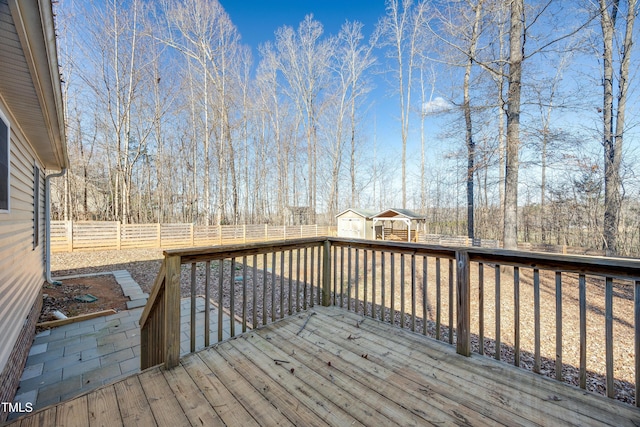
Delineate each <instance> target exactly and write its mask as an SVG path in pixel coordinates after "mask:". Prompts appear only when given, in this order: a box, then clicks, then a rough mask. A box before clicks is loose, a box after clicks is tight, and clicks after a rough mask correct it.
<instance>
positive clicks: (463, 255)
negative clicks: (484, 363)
mask: <svg viewBox="0 0 640 427" xmlns="http://www.w3.org/2000/svg"><path fill="white" fill-rule="evenodd" d="M456 264H457V280H456V287H457V289H456V296H457V320H458V322H457V340H456V351H457V353H458V354H461V355H463V356H467V357H468V356H471V280H470V278H471V274H470V273H471V268H470V263H469V253H468V252H467V251H456Z"/></svg>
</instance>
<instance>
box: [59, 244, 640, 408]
mask: <svg viewBox="0 0 640 427" xmlns="http://www.w3.org/2000/svg"><path fill="white" fill-rule="evenodd" d="M270 257H271V255H269V258H268V260H267V269H266V275H265V274H264V268H263V265H262V256H259V257H258V258H257V259H256V261H257V263H256V264H257V266H256V269H255V270H254V269H253V263H254V259H253V257H249V258H248V260H247V268H246V274H245V270H244V265H243V264H242V263H241V261H242V260H241V259H238V262H237V263H236V265H235V266H234V268H233V269H232V266H231V263H230V262H228V261H226V262H225V263H224V267H223V269H222V281H223V289H224V292H223V296H224V299H223V307H225V308H227V309H229V308H230V306H231V300H230V298H229V296H230V292H229V289H230V286H233V287H234V289H235V300H234V301H233V305H234V310H235V315H236V316H237V317H239V318H242V317H243V316H244V317H245V318H246V320H247V322H248V323H249V324H251V323H253V319H254V314H253V313H254V307H255V319H256V323H257V325H256V326H259V325H260V324H262V323H263V322H262V319H263V316H265V315H266V317H267V319H268V321H271V319H272V318H275V319H278V318H280V317H281V316H282V313H283V312H284V313H288V312H289V305H290V306H291V309H292V311H297V308H298V306H299V307H300V308H301V309H303V308H305V302H306V305H310V304H313V303H317V301H318V299H317V287H315V286H312V285H317V278H314V281H313V283H312V280H311V277H308V278H307V280H306V283H307V286H305V285H304V283H305V280H304V277H303V276H302V275H301V274H300V275H298V274H297V273H296V267H295V265H296V261H295V259H293V260H292V266H293V268H292V269H291V270H290V269H289V258H287V257H285V262H284V264H281V262H280V259H279V258H278V260H277V262H276V266H275V273H276V274H275V275H274V274H273V265H272V260H271V258H270ZM407 258H408V257H407ZM388 259H389V258H387V260H388ZM161 260H162V251H160V250H141V249H136V250H122V251H103V252H74V253H59V254H54V255H53V257H52V270H53V275H54V277H56V276H64V275H70V274H80V273H95V272H101V271H114V270H128V271H129V272H130V273H131V275H132V277H133V278H134V279H135V280H136V281H137V282H138V283H139V284H140V286H141V287H142V289H143V290H144V291H145V292H150V291H151V286H152V285H153V282H154V280H155V278H156V275H157V272H158V271H159V269H160V265H161ZM406 261H407V267H409V265H408V260H406ZM443 261H444V262H442V265H441V278H442V280H441V306H440V313H441V339H442V340H443V341H448V340H449V328H448V326H447V325H448V323H449V301H448V289H449V285H448V274H449V273H448V262H447V261H446V260H443ZM421 263H422V261H421V260H418V265H422V264H421ZM398 264H399V262H398ZM434 264H435V262H433V260H432V259H429V263H428V269H427V275H428V285H427V289H426V290H425V291H424V294H425V295H426V297H427V304H426V307H425V311H426V312H427V327H426V330H427V335H429V336H435V330H436V324H435V320H436V313H437V312H438V307H437V304H435V302H436V301H437V300H436V292H437V291H436V286H435V284H434V283H435V274H434V272H435V271H436V269H435V265H434ZM359 265H360V266H361V267H360V268H359V270H360V272H359V290H358V293H357V294H356V290H355V286H356V285H355V281H354V279H353V277H355V269H353V275H352V276H348V273H347V272H346V271H345V275H344V278H343V279H342V281H343V283H345V285H344V286H345V288H344V292H345V293H346V292H347V287H348V279H349V278H351V283H352V286H351V298H350V302H351V304H350V306H351V308H352V309H355V307H356V299H355V298H356V295H357V296H358V298H359V301H358V312H359V313H362V312H363V310H364V307H365V304H364V303H363V301H362V300H363V299H364V296H365V293H364V286H363V281H364V274H365V269H364V268H362V266H363V265H364V262H360V264H359ZM376 265H378V266H380V265H381V263H380V262H379V261H377V263H376ZM387 265H389V264H387ZM283 266H284V272H285V273H284V274H280V273H281V272H282V271H283V270H282V267H283ZM345 267H346V266H345ZM302 270H303V271H304V269H302ZM405 270H406V271H407V275H406V277H405V281H404V282H405V289H404V297H405V301H406V303H405V307H406V308H405V322H404V327H406V328H411V327H412V317H411V298H412V292H411V289H410V288H411V287H410V285H409V283H410V276H409V273H408V272H410V269H409V268H406V269H405ZM417 270H418V272H417V275H416V283H417V286H416V289H415V295H416V296H417V299H416V313H417V317H416V319H415V329H416V331H419V332H422V331H423V323H422V319H421V316H422V312H423V308H422V297H421V296H422V295H423V289H422V286H421V284H422V268H421V267H420V268H418V269H417ZM289 271H291V272H292V274H291V275H290V274H289V273H288V272H289ZM315 271H316V273H314V274H317V269H316V270H315ZM181 273H182V274H181V276H182V279H181V293H182V295H183V296H184V297H186V296H188V295H190V283H191V280H190V277H191V267H190V266H188V265H184V266H183V267H182V272H181ZM195 273H196V282H195V284H196V294H197V295H204V294H205V277H206V266H205V264H204V263H199V264H197V266H196V269H195ZM220 273H221V272H220V266H219V263H218V262H217V261H212V262H211V265H210V283H211V284H212V286H211V294H210V297H211V299H212V301H215V302H218V300H219V299H218V298H219V295H218V283H219V281H220V276H221V274H220ZM366 274H367V277H368V278H369V281H370V280H371V277H372V272H371V264H368V268H367V269H366ZM232 277H233V280H232V279H231V278H232ZM243 277H245V281H244V282H243V280H242V278H243ZM289 277H292V279H293V280H291V281H289V279H288V278H289ZM377 277H378V280H380V277H381V275H380V271H379V268H378V269H377ZM296 278H299V281H297V280H295V279H296ZM471 280H472V308H471V310H472V311H471V312H472V325H471V326H472V332H473V335H472V348H473V351H478V348H479V341H480V340H479V332H480V330H479V327H480V325H479V314H478V313H479V310H480V303H479V298H477V297H474V296H476V295H479V289H478V272H477V268H476V267H474V268H472V278H471ZM389 282H390V278H389V277H388V273H387V278H386V283H387V288H386V301H385V305H386V306H387V307H388V306H389V305H390V301H389V300H390V295H391V293H392V291H391V289H390V288H389ZM231 283H233V285H231ZM243 283H246V285H247V286H246V288H245V287H244V286H243ZM401 283H402V279H401V278H400V277H399V266H397V265H396V278H395V289H394V290H393V293H394V295H395V303H394V305H395V308H396V312H395V323H396V324H398V325H399V324H400V316H401V312H400V311H401V303H400V301H401V298H402V291H401ZM540 283H541V286H540V290H541V292H540V294H541V309H540V318H541V343H540V350H541V358H542V364H541V374H543V375H546V376H549V377H553V378H555V375H556V368H555V357H556V356H555V355H556V341H557V340H556V322H555V318H556V298H555V286H556V282H555V276H554V273H553V272H541V273H540ZM577 283H578V278H577V277H576V276H575V275H570V274H564V275H563V276H562V287H563V289H562V295H563V297H562V321H561V328H562V335H561V336H562V339H561V341H562V362H563V365H562V376H563V380H564V381H565V382H567V383H570V384H573V385H578V380H579V379H578V368H577V367H578V366H579V348H580V334H579V331H580V327H579V325H580V322H579V309H578V307H579V306H578V301H579V297H578V286H577ZM254 284H255V286H254ZM296 288H298V289H296ZM290 289H291V291H290ZM265 290H266V293H265ZM586 291H587V389H588V390H590V391H593V392H596V393H600V394H604V393H605V377H604V372H605V354H606V351H605V345H604V341H605V340H604V329H605V328H604V324H605V319H604V318H605V316H604V281H603V280H601V279H599V278H593V277H587V289H586ZM339 292H340V289H338V293H339ZM290 293H291V295H292V298H291V299H289V294H290ZM243 295H246V298H245V301H246V304H244V305H243V303H242V300H243V298H242V296H243ZM254 295H255V298H254ZM296 295H297V297H296ZM312 295H313V297H312ZM499 295H500V305H499V308H500V316H499V319H500V341H501V344H500V357H501V359H502V360H503V361H505V362H507V363H513V361H514V350H513V348H514V347H513V345H514V342H515V322H514V319H515V317H516V313H515V311H514V310H513V302H514V298H515V295H514V280H513V273H512V272H511V273H509V272H508V271H506V272H504V273H503V274H502V275H501V287H500V292H499ZM495 296H496V289H495V269H494V268H492V266H485V269H484V301H483V307H484V351H485V354H486V355H487V356H488V357H494V355H495V351H496V350H495V349H496V340H495V337H496V335H497V334H496V322H495V320H496V307H497V305H496V299H495ZM373 297H374V293H373V289H372V288H371V284H369V288H368V290H367V294H366V299H367V301H368V302H367V304H366V307H367V310H366V312H367V315H371V312H372V304H371V300H372V298H373ZM375 298H376V311H377V313H378V317H379V312H380V310H379V304H380V301H381V298H382V295H381V292H380V289H377V290H376V291H375ZM519 298H520V312H519V318H520V347H521V348H522V349H523V350H522V354H521V361H520V365H521V366H522V367H523V368H524V369H529V370H531V369H533V348H534V330H533V324H534V307H533V274H532V272H531V271H530V270H524V269H523V270H521V271H520V296H519ZM254 300H255V303H254ZM272 301H274V302H275V304H272ZM454 301H455V298H454ZM337 304H338V305H340V298H338V301H337ZM272 305H273V310H272ZM343 305H345V306H346V305H347V300H346V298H345V300H344V301H343ZM613 305H614V319H613V336H614V345H613V347H614V349H613V350H614V376H615V388H616V399H618V400H621V401H624V402H627V403H633V402H634V399H635V382H634V381H635V380H634V378H635V369H634V366H635V359H634V350H633V342H634V327H633V318H634V317H633V316H634V311H633V287H632V286H630V283H629V282H618V281H614V301H613ZM454 307H455V305H454ZM390 318H391V313H390V310H389V309H388V308H387V309H386V310H385V319H386V320H387V321H389V320H390ZM454 324H455V318H454ZM454 334H455V333H454Z"/></svg>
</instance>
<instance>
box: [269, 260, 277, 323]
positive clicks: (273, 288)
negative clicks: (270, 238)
mask: <svg viewBox="0 0 640 427" xmlns="http://www.w3.org/2000/svg"><path fill="white" fill-rule="evenodd" d="M277 266H278V263H277V262H276V252H275V251H274V252H272V253H271V321H272V322H275V321H276V283H277V282H276V269H277Z"/></svg>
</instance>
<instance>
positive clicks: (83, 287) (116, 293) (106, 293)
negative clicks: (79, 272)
mask: <svg viewBox="0 0 640 427" xmlns="http://www.w3.org/2000/svg"><path fill="white" fill-rule="evenodd" d="M84 295H92V296H94V297H96V298H97V300H96V301H94V302H79V301H77V300H76V299H75V298H76V297H78V298H80V297H82V296H84ZM42 299H43V301H42V311H41V313H40V318H39V319H38V323H42V322H47V321H50V320H55V319H56V318H55V317H54V315H53V312H54V311H56V310H57V311H60V312H61V313H63V314H64V315H66V316H67V317H75V316H79V315H82V314H88V313H95V312H97V311H102V310H108V309H114V310H116V311H120V310H126V309H127V301H128V300H129V299H128V298H127V297H125V296H124V294H123V293H122V288H121V287H120V285H119V284H118V282H116V280H115V279H114V277H113V275H110V274H108V275H104V276H93V277H81V278H77V279H67V280H63V281H62V284H61V285H52V284H49V283H47V284H45V285H44V287H43V289H42Z"/></svg>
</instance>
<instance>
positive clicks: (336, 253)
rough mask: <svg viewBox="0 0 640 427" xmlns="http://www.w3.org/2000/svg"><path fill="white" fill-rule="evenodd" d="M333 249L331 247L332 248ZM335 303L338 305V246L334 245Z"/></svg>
mask: <svg viewBox="0 0 640 427" xmlns="http://www.w3.org/2000/svg"><path fill="white" fill-rule="evenodd" d="M330 250H331V248H330ZM332 250H333V305H338V303H337V299H336V298H338V248H336V247H335V246H334V247H333V249H332Z"/></svg>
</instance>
